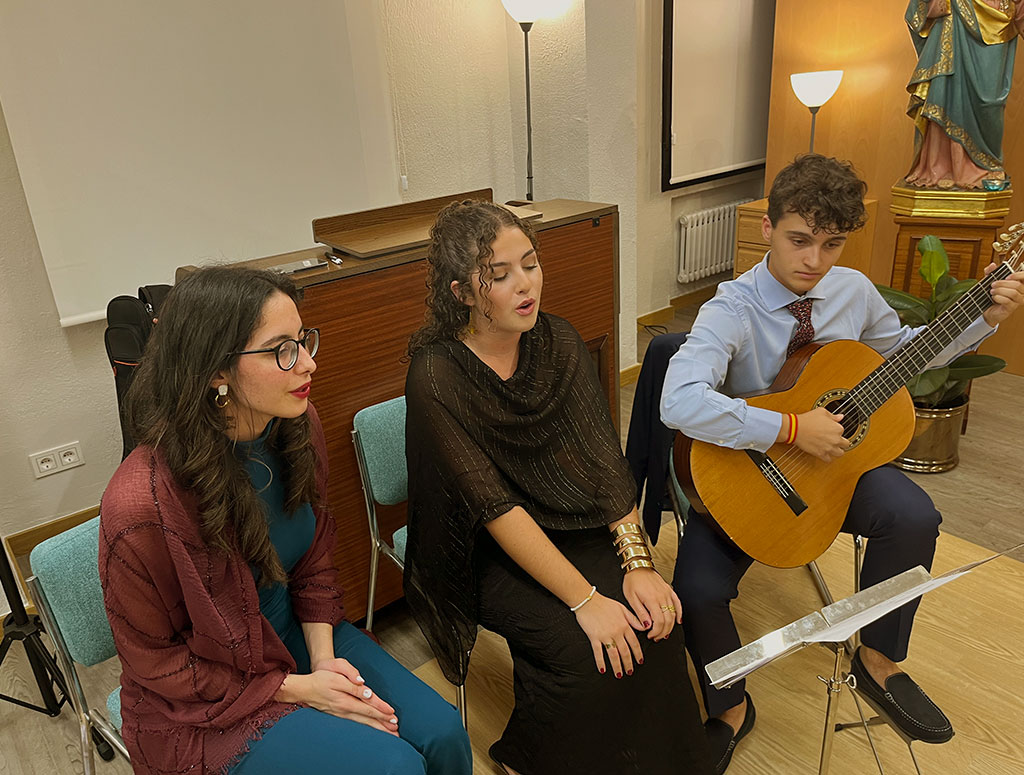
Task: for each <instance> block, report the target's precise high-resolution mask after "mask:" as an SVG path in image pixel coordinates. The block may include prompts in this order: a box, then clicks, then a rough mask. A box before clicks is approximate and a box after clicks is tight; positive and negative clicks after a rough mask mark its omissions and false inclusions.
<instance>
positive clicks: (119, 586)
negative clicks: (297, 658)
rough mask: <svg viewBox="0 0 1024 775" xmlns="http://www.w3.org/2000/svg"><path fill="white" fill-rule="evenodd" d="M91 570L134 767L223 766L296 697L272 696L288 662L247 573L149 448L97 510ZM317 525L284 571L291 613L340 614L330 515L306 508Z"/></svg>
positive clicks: (307, 616) (318, 437)
mask: <svg viewBox="0 0 1024 775" xmlns="http://www.w3.org/2000/svg"><path fill="white" fill-rule="evenodd" d="M309 417H310V421H311V426H312V428H311V435H312V440H313V445H314V448H315V450H316V457H317V485H318V488H319V492H320V494H321V500H322V502H324V503H326V487H327V452H326V448H325V443H324V434H323V429H322V427H321V425H320V420H319V418H318V417H317V414H316V411H315V410H314V409H313V407H312V405H310V408H309ZM100 512H101V515H102V516H101V517H100V549H99V551H100V554H99V564H100V579H101V581H102V583H103V594H104V600H105V604H106V608H107V617H108V618H109V619H110V627H111V630H112V631H113V634H114V642H115V643H116V645H117V653H118V656H119V657H120V659H121V666H122V673H121V713H122V717H123V722H124V723H123V727H122V734H123V736H124V740H125V744H126V745H127V746H128V751H129V753H130V754H131V757H132V767H133V769H134V770H135V772H136V773H152V774H153V775H163V774H164V773H183V772H187V771H188V772H193V773H197V774H198V773H208V772H223V771H224V770H225V769H226V768H227V767H228V766H229V765H230V764H231V763H232V761H233V760H234V759H235V757H237V756H238V755H239V754H241V753H244V752H245V751H246V750H247V748H248V744H249V742H250V741H252V740H254V739H255V738H257V737H258V736H259V735H260V734H261V733H262V732H263V731H264V730H265V729H267V728H268V727H269V726H270V725H272V724H273V723H274V722H275V721H277V719H279V718H280V717H281V716H283V715H285V714H286V713H288V712H289V711H291V710H293V709H294V708H295V707H296V706H294V705H286V704H283V703H280V702H275V701H274V700H273V697H274V694H275V693H276V692H277V690H278V689H279V688H280V686H281V682H282V681H283V680H284V678H285V676H286V675H287V674H288V673H290V672H292V671H293V670H295V662H294V660H293V659H292V657H291V655H290V654H289V653H288V649H287V648H285V646H284V644H283V643H282V642H281V640H280V638H278V637H277V634H276V633H275V632H274V630H273V629H272V628H271V626H270V624H269V623H268V622H267V620H266V619H265V618H264V617H263V615H262V614H261V613H260V604H259V598H258V596H257V593H256V585H255V582H254V580H253V575H252V571H251V570H250V568H249V566H248V565H247V564H246V563H245V561H244V560H242V558H241V557H240V556H238V555H237V554H234V555H225V554H224V553H222V552H214V551H211V550H210V549H208V548H207V546H206V545H205V544H204V542H203V541H202V539H201V538H200V535H199V524H198V507H197V504H196V499H195V497H194V496H193V495H192V493H190V492H188V491H187V490H185V489H183V488H182V487H181V486H180V485H179V484H178V483H177V482H176V481H175V480H174V477H173V476H172V475H171V472H170V470H169V469H168V467H167V464H166V463H165V462H164V460H163V457H162V456H161V454H160V452H159V451H158V450H154V449H152V448H150V447H138V448H136V449H135V450H134V451H133V452H132V454H130V455H129V456H128V457H127V458H126V459H125V461H124V462H123V463H122V464H121V466H120V467H119V468H118V469H117V472H116V473H115V474H114V477H113V479H111V481H110V484H109V485H108V486H107V490H106V492H105V493H104V495H103V500H102V503H101V507H100ZM314 514H315V515H316V534H315V536H314V538H313V544H312V545H311V546H310V549H309V551H308V552H307V553H306V554H305V556H304V557H303V558H302V559H301V560H300V561H299V563H298V565H296V566H295V568H294V570H293V571H292V573H291V575H290V577H289V585H288V586H289V591H290V593H291V597H292V604H293V608H294V611H295V616H296V618H297V619H298V620H299V621H300V622H328V623H330V624H331V625H335V624H337V623H338V622H340V621H341V620H342V619H343V618H344V610H343V608H342V604H341V593H340V591H339V589H338V587H337V585H336V583H335V568H334V562H333V559H332V554H333V550H334V533H335V526H334V519H333V518H332V517H331V515H330V513H329V511H328V510H327V508H326V507H322V508H319V509H314Z"/></svg>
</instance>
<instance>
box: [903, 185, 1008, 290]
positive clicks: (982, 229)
mask: <svg viewBox="0 0 1024 775" xmlns="http://www.w3.org/2000/svg"><path fill="white" fill-rule="evenodd" d="M1012 196H1013V189H1009V188H1008V189H1005V190H1003V191H982V190H977V191H975V190H972V191H962V190H954V189H950V190H947V191H943V190H940V189H932V188H915V187H913V186H908V185H906V184H905V183H904V182H903V181H902V180H901V181H900V182H899V183H897V184H896V185H895V186H893V187H892V204H891V205H890V206H889V210H890V212H892V214H893V220H894V221H896V225H897V226H898V228H899V232H898V233H897V235H896V250H895V254H894V256H893V266H892V281H891V285H892V287H893V288H898V289H900V290H903V291H907V292H908V293H912V294H914V295H915V296H922V297H927V296H928V294H929V288H928V286H927V284H925V282H924V280H923V278H922V277H921V275H920V274H919V273H918V268H919V267H920V266H921V254H920V253H918V252H917V243H918V242H920V241H921V238H922V237H924V236H926V235H928V234H934V235H935V236H936V237H938V238H939V239H941V240H942V244H943V245H944V246H945V248H946V253H948V254H949V273H950V274H951V275H953V276H954V277H956V278H957V279H958V280H966V279H968V278H970V277H976V278H981V277H982V276H983V275H984V271H985V267H986V266H988V265H989V264H990V263H991V262H992V260H993V257H994V255H995V254H994V251H993V250H992V243H993V242H995V240H996V239H998V235H999V232H1000V231H1001V230H1002V228H1003V222H1004V220H1005V218H1006V215H1007V214H1008V213H1009V212H1010V198H1011V197H1012Z"/></svg>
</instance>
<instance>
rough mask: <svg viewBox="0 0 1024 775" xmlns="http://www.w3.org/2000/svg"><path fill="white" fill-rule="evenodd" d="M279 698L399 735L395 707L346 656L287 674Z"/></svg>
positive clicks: (326, 660)
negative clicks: (370, 684) (303, 671)
mask: <svg viewBox="0 0 1024 775" xmlns="http://www.w3.org/2000/svg"><path fill="white" fill-rule="evenodd" d="M276 699H277V700H279V701H281V702H294V703H298V704H301V705H306V706H309V707H311V708H316V709H317V710H320V711H323V712H324V713H330V714H331V715H332V716H337V717H338V718H344V719H349V720H350V721H356V722H358V723H360V724H365V725H366V726H368V727H373V728H374V729H379V730H381V731H382V732H387V733H388V734H390V735H395V736H396V737H397V736H398V717H397V716H396V715H395V709H394V708H393V707H391V706H390V705H389V704H388V703H386V702H385V701H384V700H382V699H381V698H380V697H378V696H377V693H376V692H375V691H373V690H372V689H371V688H370V687H369V686H367V685H366V681H365V680H364V679H363V677H362V676H361V675H360V674H359V671H358V670H357V669H356V668H355V667H354V666H353V665H352V664H351V663H350V662H349V661H348V660H346V659H340V658H333V659H322V660H320V661H319V662H317V663H316V664H314V665H313V666H312V672H311V673H308V674H305V675H299V674H297V673H292V674H291V675H289V676H288V677H287V678H285V680H284V683H282V684H281V688H280V690H278V693H277V696H276Z"/></svg>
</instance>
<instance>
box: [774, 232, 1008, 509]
mask: <svg viewBox="0 0 1024 775" xmlns="http://www.w3.org/2000/svg"><path fill="white" fill-rule="evenodd" d="M1022 254H1024V241H1019V242H1018V244H1017V245H1016V246H1014V248H1013V249H1012V250H1011V255H1012V260H1014V261H1016V260H1018V259H1019V258H1020V257H1021V255H1022ZM1003 267H1006V268H1008V269H1009V271H1010V272H1011V273H1012V272H1013V271H1014V268H1013V266H1012V265H1011V264H1010V260H1007V261H1004V262H1003ZM1001 268H1002V267H1001ZM1000 274H1001V273H1000V272H999V271H998V269H997V270H996V271H994V272H992V274H991V275H990V277H989V278H988V279H989V280H990V282H989V283H978V284H977V285H975V286H974V287H973V288H971V289H970V290H969V291H968V292H967V293H965V294H964V297H963V298H962V299H961V300H960V301H958V302H957V304H955V305H954V306H952V307H950V308H949V310H947V311H946V312H944V313H943V315H942V316H940V317H939V318H938V319H937V320H935V321H933V324H932V330H933V333H938V332H941V333H943V334H947V335H948V334H950V333H953V334H954V338H955V336H957V335H959V333H962V332H963V331H962V330H961V329H962V328H966V326H967V325H970V324H971V323H973V322H974V320H976V319H977V318H978V316H979V315H980V313H982V312H984V310H985V309H986V308H987V307H988V306H990V304H991V303H992V302H991V300H990V299H991V297H990V294H989V293H988V290H989V288H990V287H991V282H995V281H996V280H999V279H1003V277H1000V276H999V275H1000ZM979 288H981V289H984V293H982V294H975V293H974V292H975V290H976V289H979ZM975 296H981V298H980V299H979V298H975ZM983 302H984V303H983ZM969 307H973V309H970V310H968V308H969ZM947 312H948V313H949V314H946V313H947ZM964 313H967V314H964ZM958 317H959V318H962V319H958ZM950 324H952V328H951V329H950V327H949V326H950ZM921 333H924V332H923V331H922V332H921ZM918 339H919V337H915V338H914V339H912V340H910V342H908V343H907V344H906V345H904V347H903V348H901V349H900V350H899V351H898V352H897V353H896V354H895V355H894V356H893V357H892V359H891V360H890V361H888V362H886V363H884V364H882V366H883V367H885V368H887V369H889V370H890V371H897V370H898V369H899V368H900V367H902V366H903V365H904V364H903V363H901V360H900V359H901V358H903V360H913V356H917V355H918V354H919V353H918V352H917V351H918V350H921V349H923V347H925V346H928V345H930V342H929V341H918ZM912 345H914V346H913V347H912ZM945 346H946V347H948V346H949V345H948V344H947V345H945ZM942 349H944V347H943V348H939V349H938V350H935V351H934V352H932V351H929V352H928V360H931V359H932V358H934V357H935V355H937V354H938V353H939V352H941V350H942ZM907 355H909V356H911V357H909V358H907V357H904V356H907ZM911 365H913V364H911ZM880 368H881V367H880ZM914 370H915V371H916V369H914ZM909 379H910V377H907V378H906V379H904V380H902V381H901V380H900V379H895V378H891V377H889V376H888V375H887V374H886V373H885V372H878V371H877V370H876V372H873V373H872V374H869V375H868V376H867V377H865V379H863V380H862V381H861V382H860V383H858V385H856V386H855V387H854V388H853V389H851V391H850V392H849V393H847V395H846V396H844V397H843V398H842V399H841V400H840V402H839V403H838V404H837V406H836V407H835V409H834V410H833V414H843V415H844V416H846V415H847V414H848V413H849V411H850V410H853V411H854V412H857V416H858V417H864V416H865V415H866V416H868V417H870V415H871V414H873V412H874V411H877V409H878V408H879V407H880V406H881V405H882V404H884V403H885V402H886V401H888V400H889V399H890V398H892V396H893V395H894V394H895V392H896V391H898V390H899V388H901V387H903V386H904V385H905V384H906V381H908V380H909ZM875 383H880V384H875ZM859 388H863V390H862V392H863V393H865V396H864V397H865V398H867V399H870V400H871V402H872V403H875V404H876V406H875V408H874V409H872V410H870V411H867V412H865V411H864V409H863V408H862V407H861V406H859V405H858V404H857V402H856V397H855V396H854V392H855V391H856V390H857V389H859ZM879 399H881V400H880V401H879ZM862 422H863V421H862ZM858 425H859V423H858ZM767 460H768V463H769V465H771V466H772V468H773V469H774V470H773V471H772V474H771V476H770V477H769V481H771V482H772V483H773V485H776V486H781V485H783V484H784V483H785V482H786V481H787V480H788V482H789V483H790V484H791V483H793V482H795V481H796V480H798V479H801V478H802V477H803V476H804V475H805V474H806V473H808V472H809V470H810V469H811V468H813V466H814V463H815V461H816V460H817V458H815V457H814V456H812V455H809V454H807V453H805V452H804V451H803V450H801V449H799V448H798V447H792V448H790V449H788V450H786V452H785V453H784V454H783V455H782V456H780V457H779V458H778V460H773V459H772V458H770V457H769V458H767ZM780 476H781V477H782V479H781V481H780V478H779V477H780ZM782 489H786V490H789V491H790V492H792V491H793V490H794V488H793V487H792V486H788V487H787V486H783V487H782Z"/></svg>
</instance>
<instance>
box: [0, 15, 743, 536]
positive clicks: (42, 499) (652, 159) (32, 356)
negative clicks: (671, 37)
mask: <svg viewBox="0 0 1024 775" xmlns="http://www.w3.org/2000/svg"><path fill="white" fill-rule="evenodd" d="M375 2H377V4H378V5H377V7H378V8H379V9H380V13H381V25H382V27H381V34H382V40H383V42H384V43H383V55H384V56H385V57H386V60H387V63H388V67H389V70H390V74H391V95H390V97H391V101H392V104H393V106H394V111H395V115H396V119H397V121H396V124H397V129H396V132H397V141H398V142H397V145H398V149H399V166H400V168H401V171H402V172H403V173H404V174H405V175H406V176H407V178H408V181H409V189H408V191H406V192H404V193H403V197H404V198H406V199H407V200H414V199H422V198H427V197H431V196H437V195H441V194H444V193H447V192H451V191H455V190H467V189H472V188H477V187H485V186H492V187H493V188H494V193H495V198H496V199H498V200H506V199H511V198H519V197H522V196H523V195H524V194H525V117H524V115H523V113H524V111H523V82H522V81H523V79H522V71H523V70H522V67H523V63H522V32H521V31H520V29H519V27H518V25H516V24H515V23H514V22H512V21H511V20H510V19H509V18H508V17H507V15H506V14H505V13H504V10H503V9H502V7H501V4H500V2H499V0H375ZM660 8H661V3H660V0H632V2H630V0H586V2H584V0H575V2H574V3H573V5H572V6H571V8H570V10H569V11H568V12H567V13H566V14H565V16H563V17H562V18H561V19H558V20H554V21H546V22H538V23H537V24H535V25H534V27H533V30H532V31H531V33H530V43H531V65H532V77H533V105H534V148H535V156H534V168H535V189H536V191H535V193H536V196H537V198H538V199H545V198H553V197H566V198H579V199H589V200H594V201H604V202H611V203H614V204H617V205H618V206H619V209H620V226H621V228H620V280H619V286H620V299H621V304H620V361H621V366H622V367H623V368H625V367H627V366H629V365H631V364H632V363H634V362H635V354H636V353H635V348H636V340H635V318H636V316H637V314H638V313H640V314H643V313H645V312H648V311H651V310H654V309H659V308H661V307H664V306H667V304H668V300H669V299H670V298H671V297H672V296H675V295H678V293H679V290H678V287H677V285H676V283H675V279H674V277H675V256H674V252H675V247H674V245H675V217H676V216H677V215H678V211H679V210H680V208H681V207H684V206H685V202H686V201H687V200H684V199H681V198H680V197H679V196H677V195H672V194H663V193H661V192H660V191H659V190H658V169H659V168H658V164H659V158H658V153H659V139H658V138H659V129H658V126H659V120H660V119H659V117H660V111H661V103H660V92H659V88H660V87H659V83H660V74H659V73H660V69H659V68H660V45H661V44H660V24H661V22H660V13H661V10H660ZM0 119H2V112H0ZM757 193H758V194H759V193H760V192H759V191H758V192H757ZM716 195H717V194H716ZM704 196H711V195H710V194H708V195H704ZM681 203H682V204H681ZM0 277H2V282H0V334H2V335H0V363H3V364H4V366H5V368H3V369H2V370H0V394H2V395H3V399H2V400H0V424H2V427H3V429H4V430H3V435H2V436H0V472H2V473H0V478H2V484H3V486H2V488H0V533H3V534H7V533H11V532H14V531H17V530H21V529H24V528H25V527H28V526H30V525H33V524H37V523H40V522H44V521H47V520H50V519H53V518H54V517H57V516H60V515H62V514H66V513H70V512H73V511H77V510H80V509H83V508H87V507H89V506H93V505H95V504H96V503H98V501H99V497H100V495H101V493H102V490H103V487H104V485H105V484H106V482H107V480H108V479H109V477H110V475H111V473H112V472H113V470H114V468H115V467H116V465H117V463H118V462H119V459H120V435H119V430H118V422H117V415H116V403H115V398H114V388H113V378H112V376H111V374H110V372H109V369H108V367H107V365H106V357H105V354H104V352H103V344H102V332H103V325H102V324H101V323H94V324H87V325H82V326H76V327H73V328H70V329H66V330H62V329H60V327H59V325H58V320H57V313H56V308H55V306H54V303H53V298H52V295H51V292H50V288H49V284H48V282H47V279H46V274H45V271H44V269H43V264H42V260H41V257H40V253H39V246H38V242H37V240H36V237H35V232H34V230H33V227H32V222H31V218H30V216H29V212H28V208H27V205H26V203H25V195H24V190H23V188H22V185H21V181H20V178H19V175H18V170H17V166H16V164H15V160H14V156H13V153H12V151H11V146H10V140H9V138H8V136H7V129H6V124H5V123H4V122H3V121H0ZM126 290H131V289H126ZM74 440H78V441H80V442H81V443H82V446H83V451H84V455H85V459H86V465H85V466H83V467H81V468H77V469H73V470H71V471H68V472H64V473H60V474H57V475H55V476H51V477H48V478H46V479H40V480H36V479H35V478H33V476H32V473H31V470H30V467H29V462H28V457H27V456H28V454H29V453H31V452H36V451H39V450H42V449H46V448H48V447H51V446H57V445H59V444H62V443H64V442H68V441H74Z"/></svg>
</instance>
